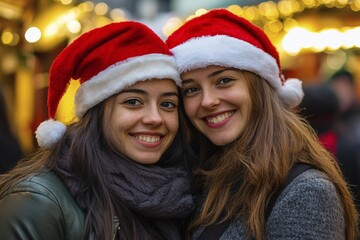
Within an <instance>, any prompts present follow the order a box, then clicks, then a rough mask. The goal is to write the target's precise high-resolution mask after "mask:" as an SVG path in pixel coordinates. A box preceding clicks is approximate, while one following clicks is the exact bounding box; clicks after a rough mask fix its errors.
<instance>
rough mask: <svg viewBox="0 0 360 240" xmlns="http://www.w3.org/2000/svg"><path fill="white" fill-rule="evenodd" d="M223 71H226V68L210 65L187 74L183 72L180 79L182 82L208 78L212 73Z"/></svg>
mask: <svg viewBox="0 0 360 240" xmlns="http://www.w3.org/2000/svg"><path fill="white" fill-rule="evenodd" d="M225 69H228V68H227V67H223V66H215V65H210V66H207V67H205V68H198V69H194V70H191V71H188V72H184V73H182V74H181V78H182V80H184V79H187V78H192V77H196V76H210V75H211V74H212V73H214V72H218V71H223V70H225Z"/></svg>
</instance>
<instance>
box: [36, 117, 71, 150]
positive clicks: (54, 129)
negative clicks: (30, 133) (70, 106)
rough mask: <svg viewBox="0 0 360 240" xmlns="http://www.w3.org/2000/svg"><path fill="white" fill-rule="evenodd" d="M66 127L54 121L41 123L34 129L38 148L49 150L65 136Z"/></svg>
mask: <svg viewBox="0 0 360 240" xmlns="http://www.w3.org/2000/svg"><path fill="white" fill-rule="evenodd" d="M65 132H66V126H65V125H64V124H63V123H61V122H58V121H55V120H54V119H49V120H47V121H44V122H42V123H41V124H40V125H39V126H38V128H37V129H36V132H35V134H36V139H37V142H38V144H39V146H40V147H43V148H47V149H49V148H51V147H52V146H54V145H55V144H56V143H57V142H58V141H59V140H60V139H61V138H62V137H63V136H64V134H65Z"/></svg>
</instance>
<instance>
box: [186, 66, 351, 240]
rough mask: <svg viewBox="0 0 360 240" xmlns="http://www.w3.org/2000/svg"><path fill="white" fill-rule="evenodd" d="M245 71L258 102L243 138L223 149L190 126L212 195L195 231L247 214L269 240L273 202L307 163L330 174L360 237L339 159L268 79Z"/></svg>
mask: <svg viewBox="0 0 360 240" xmlns="http://www.w3.org/2000/svg"><path fill="white" fill-rule="evenodd" d="M242 73H243V75H244V77H245V79H246V82H247V85H248V89H249V91H250V96H251V100H252V106H251V110H250V111H251V112H250V117H249V119H250V120H249V122H248V123H247V127H245V129H244V132H243V133H242V135H241V136H240V137H239V138H238V139H237V140H236V141H235V142H233V143H231V144H229V145H227V146H225V147H222V148H220V147H217V146H214V145H213V144H211V143H210V142H209V141H208V140H206V138H205V136H204V135H202V134H201V133H200V132H198V131H197V130H195V128H194V126H192V125H190V130H191V131H193V132H194V134H192V135H191V136H190V137H191V140H190V141H192V142H194V143H196V144H197V145H196V147H198V148H199V149H201V150H200V152H199V154H200V160H199V161H200V163H199V164H200V166H199V168H198V169H197V170H196V171H195V179H196V185H197V187H199V188H201V189H203V188H206V189H208V190H209V192H208V194H207V196H206V198H205V201H204V204H203V206H202V208H201V209H200V211H199V213H198V214H197V215H196V216H195V218H194V219H193V221H192V222H191V223H190V225H189V231H191V230H192V229H194V228H195V227H198V226H206V225H211V224H214V223H215V222H216V221H217V220H219V219H221V220H222V221H225V220H227V219H232V218H234V217H236V216H239V215H242V216H246V230H247V231H246V232H247V235H248V236H252V237H255V239H259V240H261V239H264V238H265V237H264V236H265V216H264V215H265V214H264V213H265V209H266V206H267V204H268V202H269V199H270V197H271V196H272V195H273V194H274V192H275V190H276V189H277V188H278V187H279V186H280V185H281V184H282V183H284V181H285V179H286V177H287V174H288V172H289V169H290V168H291V167H292V166H293V165H294V164H295V163H296V162H302V163H308V164H311V165H313V166H314V167H315V168H316V169H319V170H320V171H322V172H324V173H326V174H327V176H328V177H329V178H330V180H331V182H332V183H333V184H334V185H335V187H336V189H337V191H338V193H339V196H340V198H341V201H342V205H343V208H344V218H345V221H346V234H347V239H353V238H354V236H355V235H356V234H357V213H356V209H355V207H354V204H353V200H352V196H351V194H350V192H349V189H348V186H347V184H346V182H345V181H344V179H343V176H342V173H341V171H340V168H339V166H338V164H337V163H336V161H335V160H334V158H333V156H332V155H331V154H330V153H329V152H328V151H326V150H325V149H324V147H322V145H320V143H319V142H318V140H317V136H316V133H315V132H314V131H313V130H312V128H311V127H310V125H309V124H308V123H307V122H306V121H305V120H304V119H302V118H300V117H299V116H298V115H297V114H296V113H295V112H293V111H290V110H288V109H287V108H286V107H285V106H284V105H283V103H282V102H281V101H280V100H279V98H278V97H277V94H276V92H275V90H274V89H273V88H272V87H271V86H270V85H269V84H268V83H267V82H266V81H264V80H263V79H261V78H260V77H259V76H257V75H255V74H253V73H250V72H247V71H242ZM187 122H188V123H189V119H187ZM269 143H272V144H269ZM194 146H195V145H194ZM260 147H261V149H259V148H260ZM239 179H240V181H239ZM241 179H246V181H241ZM245 182H246V183H245ZM219 196H221V197H219ZM227 206H229V207H228V208H227ZM223 211H225V213H226V214H225V215H224V216H222V213H223Z"/></svg>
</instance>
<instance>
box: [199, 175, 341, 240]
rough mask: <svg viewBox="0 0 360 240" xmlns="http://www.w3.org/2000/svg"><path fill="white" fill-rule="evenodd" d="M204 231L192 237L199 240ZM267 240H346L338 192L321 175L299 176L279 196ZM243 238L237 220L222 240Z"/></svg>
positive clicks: (270, 220) (242, 227)
mask: <svg viewBox="0 0 360 240" xmlns="http://www.w3.org/2000/svg"><path fill="white" fill-rule="evenodd" d="M201 231H202V229H197V230H196V231H195V232H194V233H193V234H192V239H197V238H198V236H199V234H200V232H201ZM266 234H267V238H268V239H270V240H271V239H273V240H300V239H306V240H312V239H314V240H315V239H316V240H318V239H326V240H343V239H345V219H344V210H343V207H342V203H341V200H340V197H339V196H338V194H337V190H336V188H335V186H334V185H333V183H332V182H330V181H329V179H328V178H327V176H326V175H325V174H323V173H322V172H320V171H318V170H315V169H310V170H307V171H305V172H304V173H302V174H300V175H299V176H297V177H296V178H295V179H294V180H293V181H292V182H291V183H290V184H289V185H288V186H287V187H286V188H285V189H284V190H283V192H282V193H281V194H280V196H279V198H278V199H277V201H276V203H275V205H274V207H273V209H272V212H271V214H270V216H269V218H268V221H267V223H266ZM235 239H236V240H241V239H245V238H244V224H243V221H241V219H236V220H234V221H233V222H232V223H231V224H230V225H229V227H228V228H227V229H226V230H225V231H224V233H223V235H222V236H221V237H220V240H235Z"/></svg>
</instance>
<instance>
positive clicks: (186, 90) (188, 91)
mask: <svg viewBox="0 0 360 240" xmlns="http://www.w3.org/2000/svg"><path fill="white" fill-rule="evenodd" d="M198 90H199V89H198V88H196V87H188V88H184V89H183V94H184V95H185V96H186V95H190V94H193V93H195V92H197V91H198Z"/></svg>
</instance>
